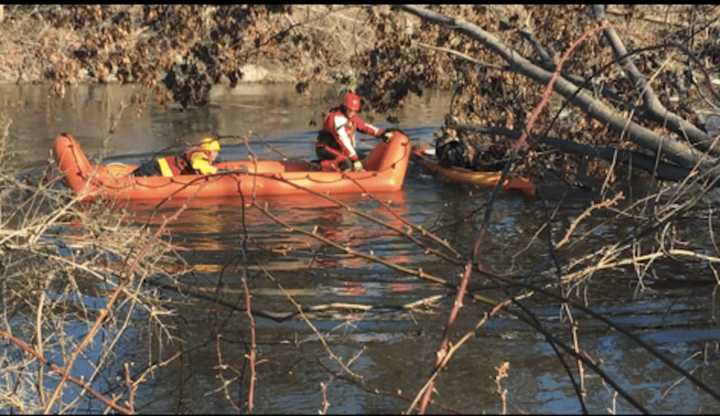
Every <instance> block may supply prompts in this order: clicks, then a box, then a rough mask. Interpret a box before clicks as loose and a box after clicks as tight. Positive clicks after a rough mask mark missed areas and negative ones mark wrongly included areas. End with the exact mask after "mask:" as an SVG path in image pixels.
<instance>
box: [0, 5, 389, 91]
mask: <svg viewBox="0 0 720 416" xmlns="http://www.w3.org/2000/svg"><path fill="white" fill-rule="evenodd" d="M385 8H386V6H379V7H376V8H372V10H371V9H367V8H362V7H359V6H332V5H294V6H264V7H249V6H238V7H220V6H193V5H187V6H186V5H181V6H178V5H176V6H172V7H168V6H142V5H112V6H99V5H87V6H86V5H83V6H62V7H61V6H57V5H8V6H3V9H2V15H3V21H2V22H3V25H2V28H1V29H0V82H14V83H20V84H22V83H38V82H42V81H50V82H54V83H65V84H75V83H87V82H96V83H115V82H120V83H128V82H130V83H132V82H135V83H143V84H146V85H148V86H155V85H156V84H159V83H161V82H167V77H168V74H169V73H170V72H173V71H174V72H182V73H183V74H184V75H187V76H188V77H190V76H191V75H192V76H194V77H197V76H198V75H199V76H202V75H204V74H203V73H205V74H206V76H207V77H208V78H209V81H225V82H229V83H231V84H234V83H236V82H266V83H276V82H299V81H321V82H323V81H324V82H332V81H337V80H338V79H347V78H348V76H349V74H350V77H352V75H351V74H352V72H353V71H352V63H351V57H352V56H353V55H356V54H358V53H360V54H362V53H363V51H364V50H366V49H368V48H370V47H372V46H373V43H374V41H375V35H374V29H373V28H368V27H367V25H366V24H365V23H366V20H367V18H368V15H369V14H371V13H377V12H378V11H379V10H381V9H385ZM309 51H312V52H309ZM314 52H318V53H319V54H322V55H323V56H322V58H323V59H322V60H321V59H316V56H317V55H315V54H314ZM328 58H330V61H331V62H333V65H331V66H321V65H320V64H319V62H327V59H328ZM180 67H182V68H180ZM180 69H182V71H180ZM185 70H187V71H185ZM175 78H177V76H176V77H175Z"/></svg>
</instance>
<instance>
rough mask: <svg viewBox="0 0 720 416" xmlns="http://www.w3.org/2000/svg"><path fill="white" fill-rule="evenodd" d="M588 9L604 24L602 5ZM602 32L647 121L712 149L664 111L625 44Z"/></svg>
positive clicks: (694, 128)
mask: <svg viewBox="0 0 720 416" xmlns="http://www.w3.org/2000/svg"><path fill="white" fill-rule="evenodd" d="M591 7H592V10H593V15H594V17H595V20H597V21H598V23H600V24H602V23H605V22H607V18H606V16H605V5H603V4H594V5H592V6H591ZM603 31H604V33H605V38H606V39H607V40H608V42H609V43H610V45H611V47H612V49H613V53H614V54H615V57H616V58H617V59H618V60H620V62H621V63H622V66H623V69H624V70H625V73H626V74H627V76H628V78H630V79H631V80H632V82H633V83H634V84H635V86H636V87H637V88H639V89H640V90H641V91H642V97H643V108H644V109H645V112H646V114H647V115H648V116H649V117H650V118H651V119H653V120H655V121H657V122H658V123H662V124H663V125H665V126H667V128H668V129H670V130H671V131H672V132H674V133H675V134H677V135H678V136H680V137H684V138H686V139H688V140H690V141H691V142H692V143H693V145H695V146H697V147H698V148H699V149H701V150H704V151H708V150H709V149H710V148H711V145H712V139H711V138H710V137H709V136H708V134H707V133H705V132H704V131H702V130H700V129H699V128H697V126H695V125H694V124H693V123H690V122H688V121H687V120H684V119H683V118H681V117H680V116H678V115H677V114H675V113H672V112H671V111H669V110H668V109H667V108H665V106H664V105H663V104H662V102H661V101H660V99H659V98H658V96H657V94H656V93H655V90H654V89H653V88H652V86H651V85H650V84H649V83H648V82H647V80H646V78H645V76H644V75H643V74H642V73H641V72H640V70H639V69H638V67H637V66H636V65H635V62H634V60H633V58H632V56H630V55H629V54H628V51H627V49H626V48H625V44H624V43H623V41H622V39H620V36H619V35H618V34H617V32H616V31H615V29H614V28H613V27H607V28H605V29H604V30H603ZM718 150H719V149H714V153H715V154H717V152H718Z"/></svg>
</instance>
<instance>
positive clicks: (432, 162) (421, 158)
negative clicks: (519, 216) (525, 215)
mask: <svg viewBox="0 0 720 416" xmlns="http://www.w3.org/2000/svg"><path fill="white" fill-rule="evenodd" d="M429 149H430V148H429V146H427V145H424V146H420V147H416V148H415V149H414V150H413V156H414V157H415V160H417V161H418V163H420V165H421V166H422V167H424V168H425V169H427V170H429V171H430V172H432V173H434V174H436V175H438V176H441V177H443V178H445V179H447V180H449V181H452V182H459V183H466V184H470V185H477V186H480V187H483V188H492V187H495V185H497V183H498V181H499V180H500V177H501V176H502V173H501V172H499V171H490V172H483V171H475V170H470V169H465V168H460V167H445V166H441V165H440V164H439V163H438V161H437V159H435V157H434V154H432V153H430V152H427V150H429ZM503 189H505V190H510V189H516V190H518V191H520V192H522V193H524V194H525V195H528V196H534V195H535V184H533V183H532V182H530V180H528V179H527V178H523V177H518V176H515V177H510V178H507V179H505V183H503Z"/></svg>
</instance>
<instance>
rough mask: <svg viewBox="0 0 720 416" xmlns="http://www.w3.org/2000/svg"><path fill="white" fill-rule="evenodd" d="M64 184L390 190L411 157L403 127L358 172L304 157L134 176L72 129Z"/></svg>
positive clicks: (240, 190)
mask: <svg viewBox="0 0 720 416" xmlns="http://www.w3.org/2000/svg"><path fill="white" fill-rule="evenodd" d="M53 151H54V155H55V160H56V162H57V164H58V167H59V168H60V171H61V172H63V173H64V174H65V181H66V183H67V184H68V185H69V186H70V188H72V190H73V191H74V192H75V193H76V194H78V195H81V196H82V198H83V199H93V198H95V197H98V196H101V197H105V198H110V199H114V200H145V199H148V200H160V199H181V200H182V199H188V198H218V197H228V196H245V197H251V196H284V195H298V194H303V193H306V192H307V190H308V189H309V190H311V191H315V192H322V193H328V194H347V193H364V192H368V193H375V192H392V191H398V190H400V189H402V186H403V182H404V180H405V173H406V172H407V166H408V161H409V159H410V152H411V145H410V139H409V138H408V137H407V136H406V135H405V134H403V133H402V132H400V131H395V132H394V133H393V137H392V139H391V140H390V141H389V142H388V143H383V142H382V141H380V142H378V144H377V146H376V147H375V148H374V149H372V150H371V151H370V153H368V155H367V157H366V158H365V159H364V160H363V161H362V162H363V166H364V167H365V170H364V171H360V172H322V171H320V170H319V169H318V168H315V167H314V166H313V165H312V164H311V163H309V162H305V161H277V160H256V161H252V160H242V161H227V162H220V163H217V164H216V166H217V167H219V168H221V169H228V170H231V171H232V172H231V173H218V174H214V175H180V176H175V177H171V178H167V177H162V176H147V177H135V176H131V175H128V174H129V173H130V172H132V171H133V170H135V169H136V168H137V165H130V164H108V165H102V164H101V165H93V164H91V163H90V161H89V160H88V158H87V157H86V156H85V153H84V152H83V150H82V149H81V147H80V144H79V143H78V142H77V140H75V138H74V137H72V136H71V135H70V134H67V133H61V134H60V135H59V136H58V137H57V138H55V143H54V145H53Z"/></svg>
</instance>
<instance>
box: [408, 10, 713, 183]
mask: <svg viewBox="0 0 720 416" xmlns="http://www.w3.org/2000/svg"><path fill="white" fill-rule="evenodd" d="M394 7H396V8H399V9H401V10H403V11H406V12H408V13H411V14H414V15H416V16H418V17H420V18H422V19H423V20H425V21H427V22H430V23H434V24H437V25H442V26H447V27H450V28H453V29H454V30H457V31H459V32H460V33H463V34H465V35H467V36H470V37H471V38H472V39H475V40H477V41H479V42H481V43H482V44H483V45H484V46H485V47H486V48H488V49H489V50H490V51H492V52H493V53H495V54H497V55H498V56H500V57H501V58H502V59H503V60H505V61H506V62H507V63H508V64H510V66H511V70H513V71H515V72H517V73H520V74H522V75H525V76H527V77H529V78H531V79H533V80H535V81H537V82H539V83H542V84H548V83H549V82H550V79H551V78H552V75H553V74H552V73H551V72H549V71H546V70H545V69H543V68H541V67H539V66H537V65H535V64H533V63H532V62H530V61H529V60H527V59H525V58H524V57H522V55H520V54H519V53H518V52H517V51H515V50H513V49H511V48H509V47H508V46H506V45H505V44H504V43H503V42H502V41H501V40H500V39H498V38H497V37H496V36H494V35H493V34H491V33H489V32H486V31H485V30H483V29H482V28H480V27H479V26H477V25H474V24H472V23H469V22H466V21H464V20H462V19H457V18H453V17H450V16H445V15H442V14H439V13H435V12H433V11H430V10H427V9H425V8H423V7H418V6H410V5H401V6H394ZM554 90H555V92H557V93H558V94H560V95H562V96H563V97H565V98H566V99H567V100H568V101H570V103H572V104H573V105H575V106H577V107H579V108H580V109H581V110H582V111H583V112H585V113H586V114H588V115H589V116H591V117H592V118H594V119H596V120H599V121H600V122H602V123H603V124H605V125H606V126H608V127H610V129H611V130H612V131H615V132H618V133H619V134H620V136H621V137H622V136H624V135H626V136H627V138H629V139H630V140H631V141H633V142H634V143H636V144H638V145H639V146H641V147H643V148H645V149H648V150H651V151H653V152H656V153H659V156H660V158H661V159H662V158H667V159H669V160H671V161H673V162H675V163H677V164H678V165H680V166H681V167H684V168H687V169H691V168H692V167H694V166H695V165H698V164H700V165H702V167H703V168H710V167H712V166H715V165H716V164H717V159H716V158H714V157H709V156H707V155H705V154H704V153H703V152H700V151H698V150H696V149H695V148H693V147H692V146H689V145H688V144H687V143H683V142H680V141H678V140H675V139H673V138H670V137H666V136H664V135H660V134H658V133H656V132H654V131H652V130H650V129H648V128H646V127H644V126H642V125H640V124H638V123H636V122H634V121H632V120H628V119H627V118H626V117H624V116H623V115H621V114H620V113H618V112H617V111H615V110H614V109H612V108H611V107H609V106H607V105H606V104H605V103H603V102H602V101H599V100H597V99H595V98H594V97H593V96H592V95H591V94H590V93H589V92H588V91H585V90H580V88H579V87H578V86H576V85H575V84H574V83H572V82H570V81H568V80H567V79H566V78H564V77H562V76H560V77H558V79H557V81H556V82H555V86H554Z"/></svg>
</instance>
